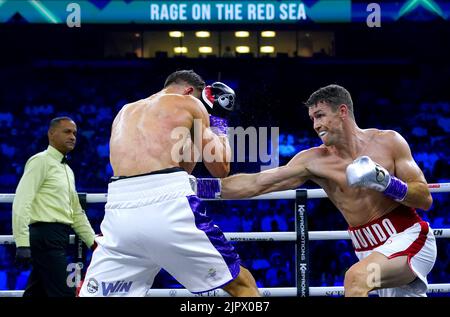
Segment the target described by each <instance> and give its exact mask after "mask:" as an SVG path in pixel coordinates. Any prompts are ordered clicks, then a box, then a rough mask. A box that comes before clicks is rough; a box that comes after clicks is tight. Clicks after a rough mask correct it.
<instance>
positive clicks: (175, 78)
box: [164, 70, 205, 91]
mask: <svg viewBox="0 0 450 317" xmlns="http://www.w3.org/2000/svg"><path fill="white" fill-rule="evenodd" d="M185 83H187V84H189V85H191V86H193V87H194V88H195V89H197V90H198V91H202V90H203V88H205V81H204V80H203V79H202V78H201V77H200V75H198V74H197V73H195V72H194V71H193V70H178V71H176V72H173V73H172V74H170V75H169V76H168V77H167V79H166V82H165V83H164V88H166V87H167V86H170V85H171V84H185Z"/></svg>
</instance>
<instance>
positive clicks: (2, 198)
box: [0, 183, 450, 203]
mask: <svg viewBox="0 0 450 317" xmlns="http://www.w3.org/2000/svg"><path fill="white" fill-rule="evenodd" d="M428 188H429V189H430V192H431V193H447V192H450V183H436V184H428ZM306 191H307V198H308V199H310V198H326V197H328V196H327V194H326V193H325V191H324V190H323V189H321V188H318V189H307V190H306ZM295 194H296V191H295V190H283V191H279V192H273V193H269V194H264V195H259V196H255V197H251V198H242V199H234V198H233V199H204V200H256V199H258V200H259V199H263V200H266V199H295ZM14 196H15V194H0V203H12V202H13V200H14ZM107 196H108V194H106V193H101V194H87V195H86V202H87V203H105V202H106V198H107Z"/></svg>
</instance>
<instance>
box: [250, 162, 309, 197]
mask: <svg viewBox="0 0 450 317" xmlns="http://www.w3.org/2000/svg"><path fill="white" fill-rule="evenodd" d="M307 180H308V174H307V169H306V168H305V166H304V165H302V164H290V165H285V166H281V167H276V168H273V169H269V170H266V171H264V172H261V173H260V174H259V177H258V178H257V180H256V183H257V186H258V187H259V188H261V190H260V194H264V193H269V192H274V191H280V190H288V189H294V188H297V187H299V186H301V185H302V184H303V183H304V182H306V181H307Z"/></svg>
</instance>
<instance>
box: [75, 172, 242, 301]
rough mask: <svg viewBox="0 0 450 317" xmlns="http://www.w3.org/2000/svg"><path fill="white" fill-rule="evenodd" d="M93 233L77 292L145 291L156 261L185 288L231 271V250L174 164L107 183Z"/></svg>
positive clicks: (219, 280)
mask: <svg viewBox="0 0 450 317" xmlns="http://www.w3.org/2000/svg"><path fill="white" fill-rule="evenodd" d="M101 232H102V234H103V236H101V237H97V238H96V242H97V244H98V246H97V248H96V250H95V251H94V253H93V255H92V260H91V263H90V265H89V267H88V269H87V272H86V276H85V278H84V282H83V285H82V286H81V289H80V293H79V296H146V295H147V292H148V290H149V289H150V288H151V286H152V284H153V281H154V278H155V276H156V274H157V273H158V272H159V271H160V269H161V268H163V269H164V270H166V271H167V272H168V273H169V274H171V275H172V276H173V277H174V278H175V279H176V280H177V281H178V282H180V283H181V284H182V285H183V286H184V287H186V288H187V289H188V290H189V291H191V292H193V293H199V292H205V291H208V290H212V289H215V288H219V287H222V286H224V285H225V284H227V283H229V282H230V281H232V280H233V279H234V278H236V277H237V276H238V274H239V270H240V259H239V256H238V254H237V253H236V252H235V250H234V248H233V246H232V245H231V243H230V242H229V241H227V240H226V239H225V237H224V235H223V233H222V231H221V230H220V229H219V228H218V227H217V226H216V225H214V223H213V222H212V221H211V219H210V218H209V217H208V216H207V215H206V214H205V210H204V207H203V204H202V202H201V200H200V199H199V198H198V197H197V196H196V195H195V193H194V192H193V191H192V188H191V185H190V183H189V177H188V174H187V173H186V172H185V171H184V170H182V169H180V168H170V169H166V170H161V171H157V172H153V173H150V174H146V175H138V176H133V177H123V178H119V179H118V180H116V181H113V182H111V183H110V184H109V186H108V199H107V203H106V207H105V217H104V219H103V221H102V224H101Z"/></svg>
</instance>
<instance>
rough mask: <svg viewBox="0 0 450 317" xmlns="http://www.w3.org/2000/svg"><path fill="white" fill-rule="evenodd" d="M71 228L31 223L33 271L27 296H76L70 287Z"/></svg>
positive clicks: (28, 284) (25, 295)
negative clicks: (68, 260)
mask: <svg viewBox="0 0 450 317" xmlns="http://www.w3.org/2000/svg"><path fill="white" fill-rule="evenodd" d="M70 232H71V227H70V226H69V225H65V224H60V223H49V222H37V223H33V224H31V225H30V247H31V257H32V265H33V268H32V271H31V274H30V277H29V279H28V283H27V287H26V289H25V292H24V294H23V296H24V297H75V287H69V285H68V284H70V283H68V275H69V273H70V272H68V271H67V264H68V263H67V254H66V252H67V247H68V246H69V235H70Z"/></svg>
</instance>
